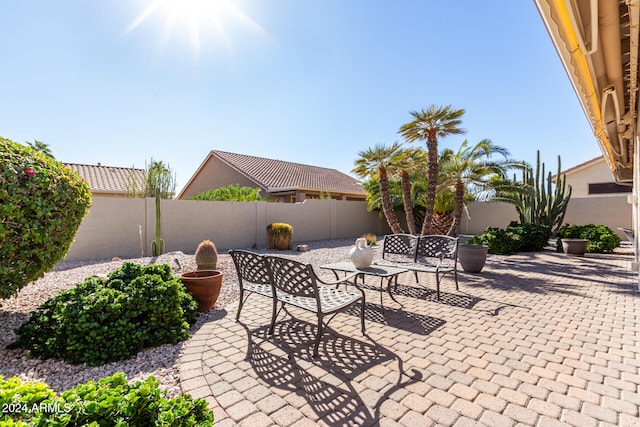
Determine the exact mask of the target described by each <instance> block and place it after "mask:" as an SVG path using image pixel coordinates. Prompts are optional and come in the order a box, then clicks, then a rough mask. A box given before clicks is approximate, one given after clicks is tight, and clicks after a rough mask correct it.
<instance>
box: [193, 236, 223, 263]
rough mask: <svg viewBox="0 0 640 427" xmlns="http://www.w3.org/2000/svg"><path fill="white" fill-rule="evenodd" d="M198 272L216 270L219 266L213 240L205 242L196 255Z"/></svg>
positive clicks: (199, 246) (201, 244)
mask: <svg viewBox="0 0 640 427" xmlns="http://www.w3.org/2000/svg"><path fill="white" fill-rule="evenodd" d="M195 259H196V265H197V266H198V270H215V269H216V267H217V265H218V251H217V249H216V245H215V244H214V243H213V242H212V241H211V240H203V241H202V242H200V244H199V245H198V248H197V249H196V254H195Z"/></svg>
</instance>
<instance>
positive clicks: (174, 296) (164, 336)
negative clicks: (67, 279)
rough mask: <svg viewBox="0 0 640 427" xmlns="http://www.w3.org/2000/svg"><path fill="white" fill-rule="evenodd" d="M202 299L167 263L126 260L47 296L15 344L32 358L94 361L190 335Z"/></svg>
mask: <svg viewBox="0 0 640 427" xmlns="http://www.w3.org/2000/svg"><path fill="white" fill-rule="evenodd" d="M197 307H198V304H197V303H196V301H195V300H194V299H193V297H192V296H191V294H190V293H188V292H187V290H186V288H185V287H184V285H183V284H182V282H181V281H180V279H179V278H177V277H175V276H173V275H172V273H171V267H169V266H168V265H166V264H163V265H157V264H152V265H149V266H146V267H143V266H141V265H139V264H134V263H131V262H126V263H124V264H123V266H122V268H120V269H118V270H116V271H113V272H111V273H110V274H109V277H108V278H107V279H105V278H99V277H90V278H88V279H87V280H85V281H84V282H83V283H80V284H79V285H77V286H76V287H75V288H73V289H69V290H66V291H62V292H60V293H58V294H57V295H56V296H54V297H52V298H50V299H49V300H47V301H46V302H45V303H44V304H42V305H41V306H40V307H38V309H37V310H36V311H34V312H33V313H32V314H31V317H30V318H29V319H27V320H26V321H25V322H24V323H23V324H22V325H21V326H20V327H19V328H18V329H16V335H17V336H18V339H17V341H16V342H14V343H13V344H11V346H10V347H11V348H24V349H27V350H29V357H39V358H42V359H48V358H60V359H64V360H65V361H67V362H68V363H73V364H79V363H86V364H87V365H90V366H99V365H104V364H106V363H109V362H114V361H118V360H123V359H127V358H129V357H131V356H133V355H135V354H136V353H137V352H139V351H140V350H142V349H143V348H148V347H155V346H158V345H161V344H174V343H177V342H180V341H183V340H185V339H187V338H189V336H190V334H189V328H190V327H191V325H193V324H194V323H195V321H196V320H197V317H198V312H197Z"/></svg>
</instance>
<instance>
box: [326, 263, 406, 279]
mask: <svg viewBox="0 0 640 427" xmlns="http://www.w3.org/2000/svg"><path fill="white" fill-rule="evenodd" d="M320 268H323V269H325V270H333V271H344V272H347V273H360V274H366V275H369V276H378V277H389V276H395V275H396V274H400V273H404V272H406V271H409V270H408V269H406V268H402V267H391V266H386V265H376V264H372V265H371V267H369V268H356V267H355V266H354V265H353V263H352V262H351V261H341V262H334V263H332V264H324V265H321V266H320Z"/></svg>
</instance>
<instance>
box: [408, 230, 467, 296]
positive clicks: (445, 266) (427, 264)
mask: <svg viewBox="0 0 640 427" xmlns="http://www.w3.org/2000/svg"><path fill="white" fill-rule="evenodd" d="M409 268H410V269H411V270H413V271H414V273H415V276H416V282H418V273H419V272H424V273H433V274H435V275H436V296H437V298H438V299H440V281H441V278H442V276H444V275H445V274H448V273H453V277H454V280H455V282H456V290H457V291H458V290H460V289H459V287H458V238H457V237H451V236H443V235H438V234H431V235H427V236H420V237H419V238H418V246H417V247H416V252H415V258H414V263H413V264H412V265H411V267H409Z"/></svg>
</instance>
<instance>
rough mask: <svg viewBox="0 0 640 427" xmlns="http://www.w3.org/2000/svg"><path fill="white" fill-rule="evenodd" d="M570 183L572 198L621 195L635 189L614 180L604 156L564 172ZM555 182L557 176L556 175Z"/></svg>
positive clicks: (568, 183) (624, 195)
mask: <svg viewBox="0 0 640 427" xmlns="http://www.w3.org/2000/svg"><path fill="white" fill-rule="evenodd" d="M562 173H563V174H564V175H565V176H566V177H567V178H566V179H567V185H570V186H571V188H572V190H571V198H578V197H600V196H619V197H626V195H627V194H628V193H631V192H632V191H633V187H632V186H631V185H630V183H629V185H624V184H618V183H616V182H614V178H613V174H612V173H611V170H610V169H609V166H608V165H607V163H606V161H605V159H604V157H603V156H600V157H596V158H594V159H591V160H588V161H586V162H584V163H580V164H579V165H576V166H573V167H572V168H569V169H567V170H565V171H563V172H562ZM554 182H555V176H554Z"/></svg>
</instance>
